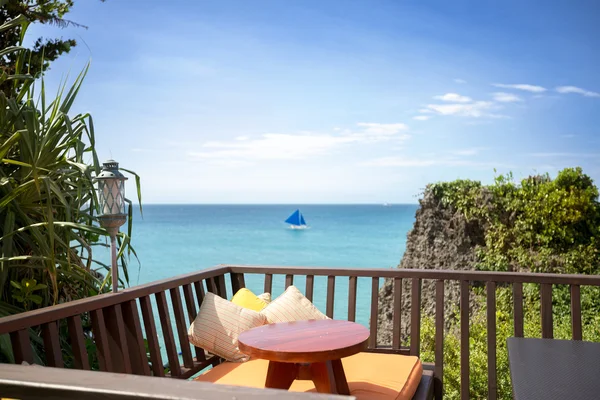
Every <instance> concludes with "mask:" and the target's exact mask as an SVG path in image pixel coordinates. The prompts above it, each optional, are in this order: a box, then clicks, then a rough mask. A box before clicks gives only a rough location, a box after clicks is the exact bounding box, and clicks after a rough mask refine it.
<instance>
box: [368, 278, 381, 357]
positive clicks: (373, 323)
mask: <svg viewBox="0 0 600 400" xmlns="http://www.w3.org/2000/svg"><path fill="white" fill-rule="evenodd" d="M378 313H379V278H377V277H374V278H372V279H371V320H370V323H369V328H370V330H371V332H370V335H369V347H370V348H372V349H374V348H376V347H377V317H378Z"/></svg>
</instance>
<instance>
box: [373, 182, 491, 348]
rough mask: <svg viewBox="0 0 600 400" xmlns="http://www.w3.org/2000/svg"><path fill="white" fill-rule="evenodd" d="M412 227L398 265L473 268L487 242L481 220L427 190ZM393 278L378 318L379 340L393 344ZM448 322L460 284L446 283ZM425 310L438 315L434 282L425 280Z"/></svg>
mask: <svg viewBox="0 0 600 400" xmlns="http://www.w3.org/2000/svg"><path fill="white" fill-rule="evenodd" d="M419 203H420V208H419V209H418V210H417V212H416V220H415V224H414V227H413V229H412V230H411V231H410V232H409V233H408V238H407V243H406V251H405V253H404V256H403V257H402V261H401V262H400V265H399V268H407V269H408V268H415V269H451V270H472V269H474V268H475V263H476V260H477V257H476V248H477V246H479V245H484V244H485V242H484V231H483V227H482V226H481V225H480V224H479V223H478V222H467V220H466V219H465V217H464V216H463V214H462V213H461V212H459V211H457V210H456V209H454V208H453V207H452V206H446V205H444V204H443V203H442V202H441V201H440V200H439V199H436V198H435V196H434V195H433V194H432V193H431V192H429V191H425V194H424V196H423V198H422V199H421V200H420V201H419ZM410 293H411V290H410V282H409V281H408V280H403V282H402V318H401V320H402V322H401V336H402V341H403V342H404V341H405V340H407V338H408V335H409V333H410V310H411V300H410ZM393 297H394V292H393V281H392V280H386V282H385V283H384V285H383V287H382V288H381V289H380V291H379V318H378V333H377V342H378V344H379V345H390V344H391V341H392V321H393V300H394V299H393ZM444 297H445V302H444V307H445V310H444V311H445V316H446V321H450V320H451V317H452V316H453V315H454V313H455V312H456V310H457V309H458V304H459V289H458V285H454V284H452V285H451V284H447V285H446V286H445V291H444ZM421 298H422V300H421V304H422V313H423V315H431V316H433V315H435V282H434V281H429V280H424V281H423V282H422V297H421Z"/></svg>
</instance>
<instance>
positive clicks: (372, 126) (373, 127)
mask: <svg viewBox="0 0 600 400" xmlns="http://www.w3.org/2000/svg"><path fill="white" fill-rule="evenodd" d="M357 125H358V126H360V127H363V128H365V133H367V134H369V135H374V136H392V135H395V134H397V133H399V132H401V131H406V130H408V125H406V124H402V123H395V124H380V123H377V122H359V123H358V124H357Z"/></svg>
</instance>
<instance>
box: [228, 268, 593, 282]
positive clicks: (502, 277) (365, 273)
mask: <svg viewBox="0 0 600 400" xmlns="http://www.w3.org/2000/svg"><path fill="white" fill-rule="evenodd" d="M225 266H226V267H227V269H228V272H234V273H248V274H283V275H317V276H330V275H333V276H357V277H368V278H420V279H432V280H439V279H441V280H446V281H474V282H497V283H500V282H502V283H516V282H520V283H538V284H551V285H589V286H600V275H577V274H546V273H530V272H494V271H456V270H433V269H400V268H387V269H381V268H353V267H344V268H324V267H287V266H285V267H281V266H276V267H275V266H264V265H225Z"/></svg>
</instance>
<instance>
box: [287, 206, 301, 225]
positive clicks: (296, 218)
mask: <svg viewBox="0 0 600 400" xmlns="http://www.w3.org/2000/svg"><path fill="white" fill-rule="evenodd" d="M285 222H286V223H287V224H291V225H297V226H301V225H306V221H305V220H304V217H303V216H302V214H300V210H296V211H294V212H293V213H292V215H290V216H289V217H288V219H286V220H285Z"/></svg>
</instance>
